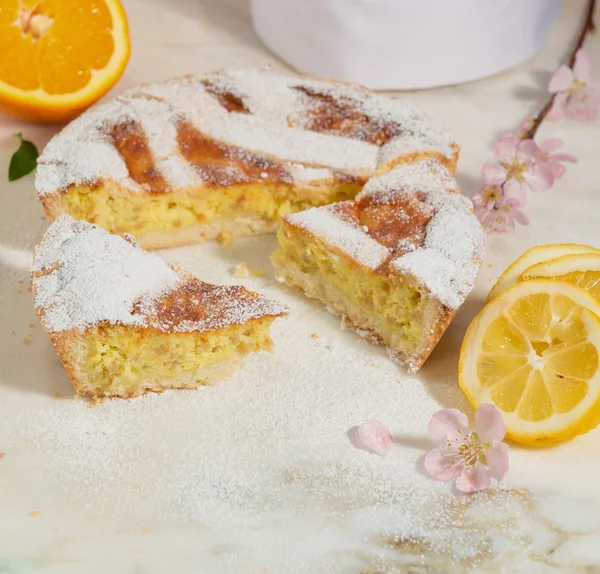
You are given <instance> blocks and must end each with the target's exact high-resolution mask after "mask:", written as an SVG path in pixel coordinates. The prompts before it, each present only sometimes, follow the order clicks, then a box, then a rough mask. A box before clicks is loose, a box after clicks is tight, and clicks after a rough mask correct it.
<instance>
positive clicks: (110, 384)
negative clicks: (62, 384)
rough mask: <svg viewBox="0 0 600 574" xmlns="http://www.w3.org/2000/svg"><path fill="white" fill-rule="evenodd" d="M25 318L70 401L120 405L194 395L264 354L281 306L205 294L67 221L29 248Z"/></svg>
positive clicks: (154, 260)
mask: <svg viewBox="0 0 600 574" xmlns="http://www.w3.org/2000/svg"><path fill="white" fill-rule="evenodd" d="M31 275H32V283H33V293H34V298H35V308H36V312H37V314H38V316H39V317H40V319H41V321H42V324H43V326H44V328H45V329H46V331H47V332H48V334H49V335H50V337H51V339H52V342H53V343H54V345H55V347H56V350H57V351H58V354H59V356H60V358H61V360H62V362H63V365H64V366H65V369H66V370H67V372H68V374H69V377H70V378H71V381H72V382H73V385H74V387H75V389H76V391H77V393H79V394H82V395H89V396H92V397H96V398H100V397H123V398H130V397H135V396H137V395H140V394H142V393H146V392H149V391H163V390H166V389H175V388H195V387H198V386H199V385H203V384H208V383H211V382H213V381H214V380H217V379H218V378H221V377H223V376H224V375H227V374H229V373H231V372H232V371H233V370H235V368H236V366H237V364H238V363H239V359H240V358H241V357H242V356H244V355H246V354H248V353H250V352H253V351H260V350H271V348H272V341H271V338H270V335H269V327H270V325H271V324H272V323H273V320H274V319H275V318H277V317H282V316H284V315H286V314H287V310H286V308H285V307H284V306H282V305H280V304H278V303H276V302H274V301H271V300H269V299H266V298H265V297H263V296H262V295H259V294H257V293H253V292H251V291H248V290H247V289H245V288H244V287H241V286H215V285H209V284H208V283H204V282H203V281H200V280H198V279H196V278H195V277H194V276H192V275H191V274H190V273H189V272H187V271H185V270H184V269H181V268H180V267H178V266H177V265H171V264H167V263H166V262H165V261H163V260H162V259H161V258H160V257H158V256H157V255H154V254H152V253H148V252H147V251H144V250H143V249H141V248H140V247H139V246H138V245H137V244H136V242H135V240H133V238H131V237H125V238H123V237H120V236H118V235H112V234H110V233H108V232H106V231H105V230H103V229H101V228H100V227H97V226H96V225H92V224H90V223H87V222H85V221H75V220H74V219H73V218H71V217H70V216H68V215H62V216H60V217H59V218H57V219H56V220H55V221H54V223H53V224H52V225H51V226H50V227H49V229H48V231H47V232H46V235H45V236H44V238H43V239H42V242H41V243H40V245H39V246H38V247H37V248H36V251H35V256H34V261H33V267H32V271H31Z"/></svg>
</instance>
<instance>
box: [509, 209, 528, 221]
mask: <svg viewBox="0 0 600 574" xmlns="http://www.w3.org/2000/svg"><path fill="white" fill-rule="evenodd" d="M513 214H514V218H515V220H516V221H518V222H519V223H520V224H521V225H529V217H527V215H525V213H523V212H522V211H521V210H520V209H515V210H514V212H513Z"/></svg>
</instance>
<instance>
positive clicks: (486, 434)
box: [475, 403, 506, 443]
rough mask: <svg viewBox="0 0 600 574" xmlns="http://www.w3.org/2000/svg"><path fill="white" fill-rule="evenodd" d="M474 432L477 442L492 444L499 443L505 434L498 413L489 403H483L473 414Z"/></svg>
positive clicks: (504, 428) (504, 427) (502, 422)
mask: <svg viewBox="0 0 600 574" xmlns="http://www.w3.org/2000/svg"><path fill="white" fill-rule="evenodd" d="M475 431H476V432H477V434H478V435H479V441H480V442H483V443H486V442H488V443H492V442H495V441H501V440H502V439H503V438H504V435H505V434H506V425H505V424H504V419H503V418H502V415H501V414H500V411H499V410H498V409H497V408H496V407H495V406H494V405H490V404H489V403H484V404H483V405H481V406H480V407H479V408H478V409H477V411H476V412H475Z"/></svg>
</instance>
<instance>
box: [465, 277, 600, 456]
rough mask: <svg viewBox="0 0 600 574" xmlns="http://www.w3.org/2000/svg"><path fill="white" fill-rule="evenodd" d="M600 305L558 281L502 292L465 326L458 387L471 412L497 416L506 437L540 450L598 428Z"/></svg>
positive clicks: (526, 283) (530, 283) (536, 282)
mask: <svg viewBox="0 0 600 574" xmlns="http://www.w3.org/2000/svg"><path fill="white" fill-rule="evenodd" d="M599 316H600V302H599V301H598V300H596V299H595V298H594V297H592V295H590V294H589V293H587V292H586V291H584V290H583V289H581V288H579V287H576V286H575V285H572V284H571V283H567V282H564V281H554V280H551V279H532V280H531V281H522V282H520V283H517V284H516V285H515V286H514V287H511V288H510V289H507V290H506V291H504V292H503V293H501V294H500V295H499V296H498V297H496V298H495V299H494V300H493V301H492V302H490V303H488V304H487V305H486V306H485V307H484V309H483V310H482V311H481V313H479V315H478V316H477V317H476V318H475V319H474V320H473V322H472V323H471V325H470V326H469V329H468V330H467V334H466V335H465V339H464V341H463V344H462V347H461V351H460V362H459V375H458V382H459V385H460V387H461V389H462V390H463V391H464V393H465V394H466V395H467V398H468V399H469V401H470V403H471V404H472V405H473V407H474V408H477V407H478V406H479V405H481V404H483V403H492V404H494V405H496V407H498V409H499V410H500V411H501V412H502V415H503V418H504V422H505V423H506V429H507V436H508V437H509V438H511V439H513V440H515V441H517V442H521V443H524V444H530V445H536V446H543V445H549V444H553V443H556V442H560V441H565V440H569V439H571V438H573V437H575V436H577V435H580V434H583V433H586V432H588V431H589V430H591V429H593V428H594V427H595V426H597V425H598V423H600V362H599V356H600V318H599Z"/></svg>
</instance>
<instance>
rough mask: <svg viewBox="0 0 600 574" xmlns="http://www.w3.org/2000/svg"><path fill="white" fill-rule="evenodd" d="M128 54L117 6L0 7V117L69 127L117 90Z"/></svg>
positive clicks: (49, 0)
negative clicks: (69, 122) (2, 114)
mask: <svg viewBox="0 0 600 574" xmlns="http://www.w3.org/2000/svg"><path fill="white" fill-rule="evenodd" d="M129 53H130V46H129V32H128V27H127V18H126V16H125V11H124V10H123V7H122V6H121V3H120V2H119V0H38V1H35V0H1V1H0V54H1V56H0V111H3V112H6V113H9V114H12V115H15V116H19V117H22V118H25V119H28V120H33V121H40V122H59V121H64V120H68V119H71V118H73V117H75V116H76V115H77V114H79V113H80V112H81V111H83V110H84V109H85V108H87V107H88V106H89V105H91V104H92V103H93V102H95V101H96V100H97V99H98V98H100V97H101V96H102V95H104V94H105V93H106V92H107V91H108V90H109V89H110V88H111V87H112V86H113V85H114V84H115V83H116V81H117V80H118V79H119V78H120V77H121V75H122V74H123V71H124V70H125V66H126V65H127V61H128V60H129Z"/></svg>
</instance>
